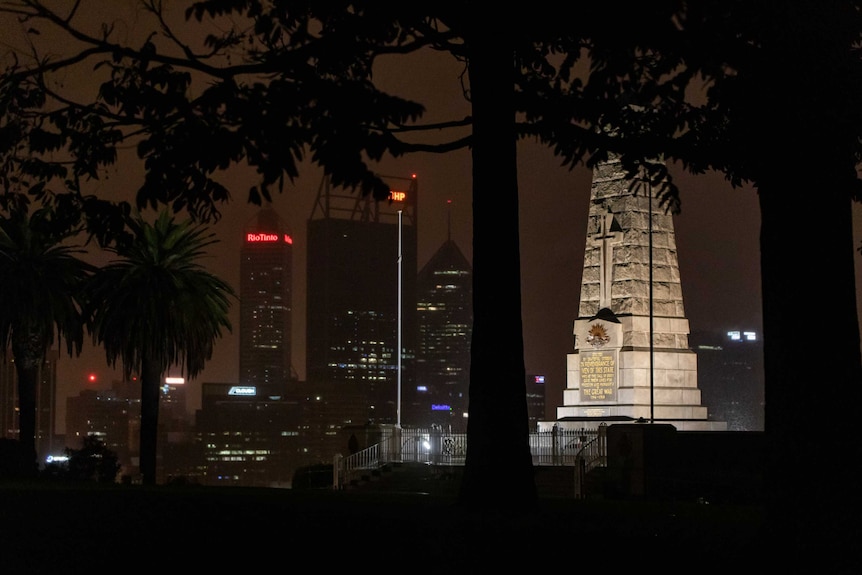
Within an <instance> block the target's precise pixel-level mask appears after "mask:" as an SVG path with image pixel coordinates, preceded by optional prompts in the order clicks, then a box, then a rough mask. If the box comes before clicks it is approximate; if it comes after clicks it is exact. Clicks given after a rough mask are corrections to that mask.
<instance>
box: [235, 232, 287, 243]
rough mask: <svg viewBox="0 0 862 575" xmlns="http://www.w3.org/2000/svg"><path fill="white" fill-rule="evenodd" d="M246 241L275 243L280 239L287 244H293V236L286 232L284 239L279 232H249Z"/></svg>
mask: <svg viewBox="0 0 862 575" xmlns="http://www.w3.org/2000/svg"><path fill="white" fill-rule="evenodd" d="M245 241H247V242H248V243H255V244H260V243H275V242H279V241H284V243H286V244H292V243H293V238H292V237H290V235H288V234H284V239H283V240H282V238H281V236H279V235H278V234H256V233H248V234H246V235H245Z"/></svg>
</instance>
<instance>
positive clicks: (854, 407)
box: [758, 159, 862, 572]
mask: <svg viewBox="0 0 862 575" xmlns="http://www.w3.org/2000/svg"><path fill="white" fill-rule="evenodd" d="M809 162H810V163H808V164H806V165H802V164H801V163H794V164H792V166H793V167H795V169H793V170H787V171H786V172H784V173H781V174H779V175H777V177H772V178H770V179H765V178H764V179H762V180H761V183H760V184H759V186H758V193H759V198H760V206H761V220H762V229H761V236H760V244H761V246H760V247H761V274H762V284H763V285H762V290H763V330H764V366H765V376H766V410H765V413H766V436H767V440H768V443H769V461H768V465H767V477H766V479H767V484H766V488H767V489H766V492H767V494H768V498H769V501H768V508H767V510H768V514H769V519H770V525H771V528H772V530H773V535H772V540H773V541H774V542H775V544H776V545H777V546H778V547H777V549H776V551H780V552H781V553H782V555H785V554H798V557H797V559H798V560H804V559H812V558H814V557H816V558H817V562H818V565H820V566H821V567H822V568H823V570H825V571H830V572H838V571H834V570H832V569H829V568H827V567H826V566H827V564H828V563H829V562H833V561H834V562H838V563H836V564H835V567H838V566H839V564H840V562H841V561H843V560H846V559H847V554H848V553H850V550H851V549H853V548H854V546H855V542H856V541H858V539H859V535H860V533H859V532H860V530H859V514H860V511H862V507H860V504H859V469H860V455H862V453H860V442H859V439H858V426H857V425H856V422H855V419H856V416H857V415H858V412H859V409H860V407H862V401H860V400H862V357H860V339H859V325H858V319H857V307H856V292H855V275H854V258H855V257H856V256H855V254H854V251H855V250H854V247H853V231H852V221H851V218H852V211H851V200H850V199H849V197H850V193H849V192H848V190H846V188H845V186H846V182H847V179H846V178H844V179H842V178H841V177H840V176H841V175H843V174H842V168H843V169H844V170H843V171H846V169H850V167H849V166H841V162H840V161H838V162H836V161H835V160H834V159H833V160H828V159H827V160H823V161H815V162H811V161H810V160H809ZM787 166H788V167H790V164H788V165H787ZM815 192H816V193H815ZM791 560H793V559H791ZM845 567H846V565H845ZM839 571H840V569H839Z"/></svg>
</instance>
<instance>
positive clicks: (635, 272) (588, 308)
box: [539, 158, 727, 431]
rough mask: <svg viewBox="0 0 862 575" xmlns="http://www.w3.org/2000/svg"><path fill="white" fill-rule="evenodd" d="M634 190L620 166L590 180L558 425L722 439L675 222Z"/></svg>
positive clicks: (600, 170) (605, 167)
mask: <svg viewBox="0 0 862 575" xmlns="http://www.w3.org/2000/svg"><path fill="white" fill-rule="evenodd" d="M654 193H655V192H654V191H653V190H652V189H651V188H650V187H649V186H646V185H643V186H640V187H639V188H635V187H633V186H632V185H631V180H629V179H627V178H626V175H625V172H624V170H623V168H622V167H621V165H620V163H619V160H618V159H614V158H611V159H610V160H608V161H607V162H604V163H602V164H600V165H599V166H597V167H596V168H595V170H594V173H593V181H592V190H591V201H590V209H589V222H588V225H587V242H586V249H585V253H584V270H583V276H582V279H581V293H580V305H579V308H578V318H577V319H576V320H575V322H574V350H573V352H572V353H570V354H568V355H567V357H566V388H565V390H564V391H563V405H562V406H560V407H558V408H557V421H555V422H540V423H539V431H548V430H550V427H551V426H553V425H558V426H560V427H570V428H575V429H577V428H592V427H596V426H598V425H599V424H601V423H603V422H604V423H607V424H611V423H625V422H633V423H636V422H646V423H649V422H652V423H662V424H671V425H673V426H674V427H676V429H678V430H680V431H686V430H708V431H713V430H715V431H721V430H725V429H726V428H727V424H726V422H720V421H710V420H709V419H708V413H707V407H705V406H703V405H701V392H700V389H698V386H697V356H696V355H695V353H694V351H693V350H692V349H690V348H689V344H688V336H689V333H690V332H689V325H688V320H687V319H686V317H685V310H684V307H683V297H682V285H681V282H680V274H679V265H678V262H677V251H676V239H675V236H674V228H673V216H672V214H670V213H666V212H665V209H664V207H662V206H660V202H659V201H658V199H657V198H656V197H655V196H654V195H652V194H654Z"/></svg>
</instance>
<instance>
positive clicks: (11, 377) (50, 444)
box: [0, 348, 62, 462]
mask: <svg viewBox="0 0 862 575" xmlns="http://www.w3.org/2000/svg"><path fill="white" fill-rule="evenodd" d="M4 353H5V354H6V360H5V361H4V362H3V366H2V368H0V437H6V438H9V439H18V433H19V431H20V422H19V419H18V373H17V371H16V369H15V360H14V359H13V358H12V353H11V349H7V350H6V351H5V352H4ZM58 359H59V351H58V350H57V349H56V348H53V349H51V350H49V352H48V354H47V355H46V356H45V359H44V361H43V362H42V364H41V365H40V366H39V375H38V379H37V381H36V455H37V456H38V458H39V461H40V462H41V461H44V460H45V457H46V456H48V455H50V454H51V453H52V452H53V451H54V450H55V449H58V448H62V446H60V445H55V443H56V441H55V434H56V426H55V421H54V419H55V413H56V408H57V406H56V402H57V360H58Z"/></svg>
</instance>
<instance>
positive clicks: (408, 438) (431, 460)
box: [334, 425, 607, 488]
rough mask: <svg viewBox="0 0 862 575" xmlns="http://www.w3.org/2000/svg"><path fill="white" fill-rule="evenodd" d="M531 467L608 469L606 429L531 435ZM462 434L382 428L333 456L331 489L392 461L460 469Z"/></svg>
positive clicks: (463, 456)
mask: <svg viewBox="0 0 862 575" xmlns="http://www.w3.org/2000/svg"><path fill="white" fill-rule="evenodd" d="M529 441H530V452H531V453H532V455H533V465H561V466H572V467H575V468H576V469H578V470H579V473H580V474H581V475H583V474H585V473H586V472H588V471H589V470H591V469H593V468H595V467H604V466H606V465H607V440H606V426H605V425H600V426H599V427H598V428H592V429H586V428H583V429H563V428H557V427H555V428H554V429H553V430H551V431H547V432H536V433H531V434H530V437H529ZM466 456H467V434H466V433H449V432H447V431H445V430H443V429H412V428H407V429H398V428H391V429H389V430H386V431H385V432H384V433H383V434H382V436H381V439H380V442H379V443H376V444H374V445H372V446H370V447H368V448H367V449H363V450H362V451H359V452H357V453H354V454H353V455H350V456H349V457H342V456H340V455H336V456H335V461H334V473H335V477H334V487H335V488H340V487H342V486H344V485H346V484H347V483H349V482H350V481H352V480H353V479H356V478H357V476H358V475H361V474H365V473H368V472H369V471H373V470H375V469H379V468H381V467H383V466H384V465H388V464H397V463H424V464H428V465H439V466H447V465H448V466H459V465H464V461H465V459H466Z"/></svg>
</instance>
